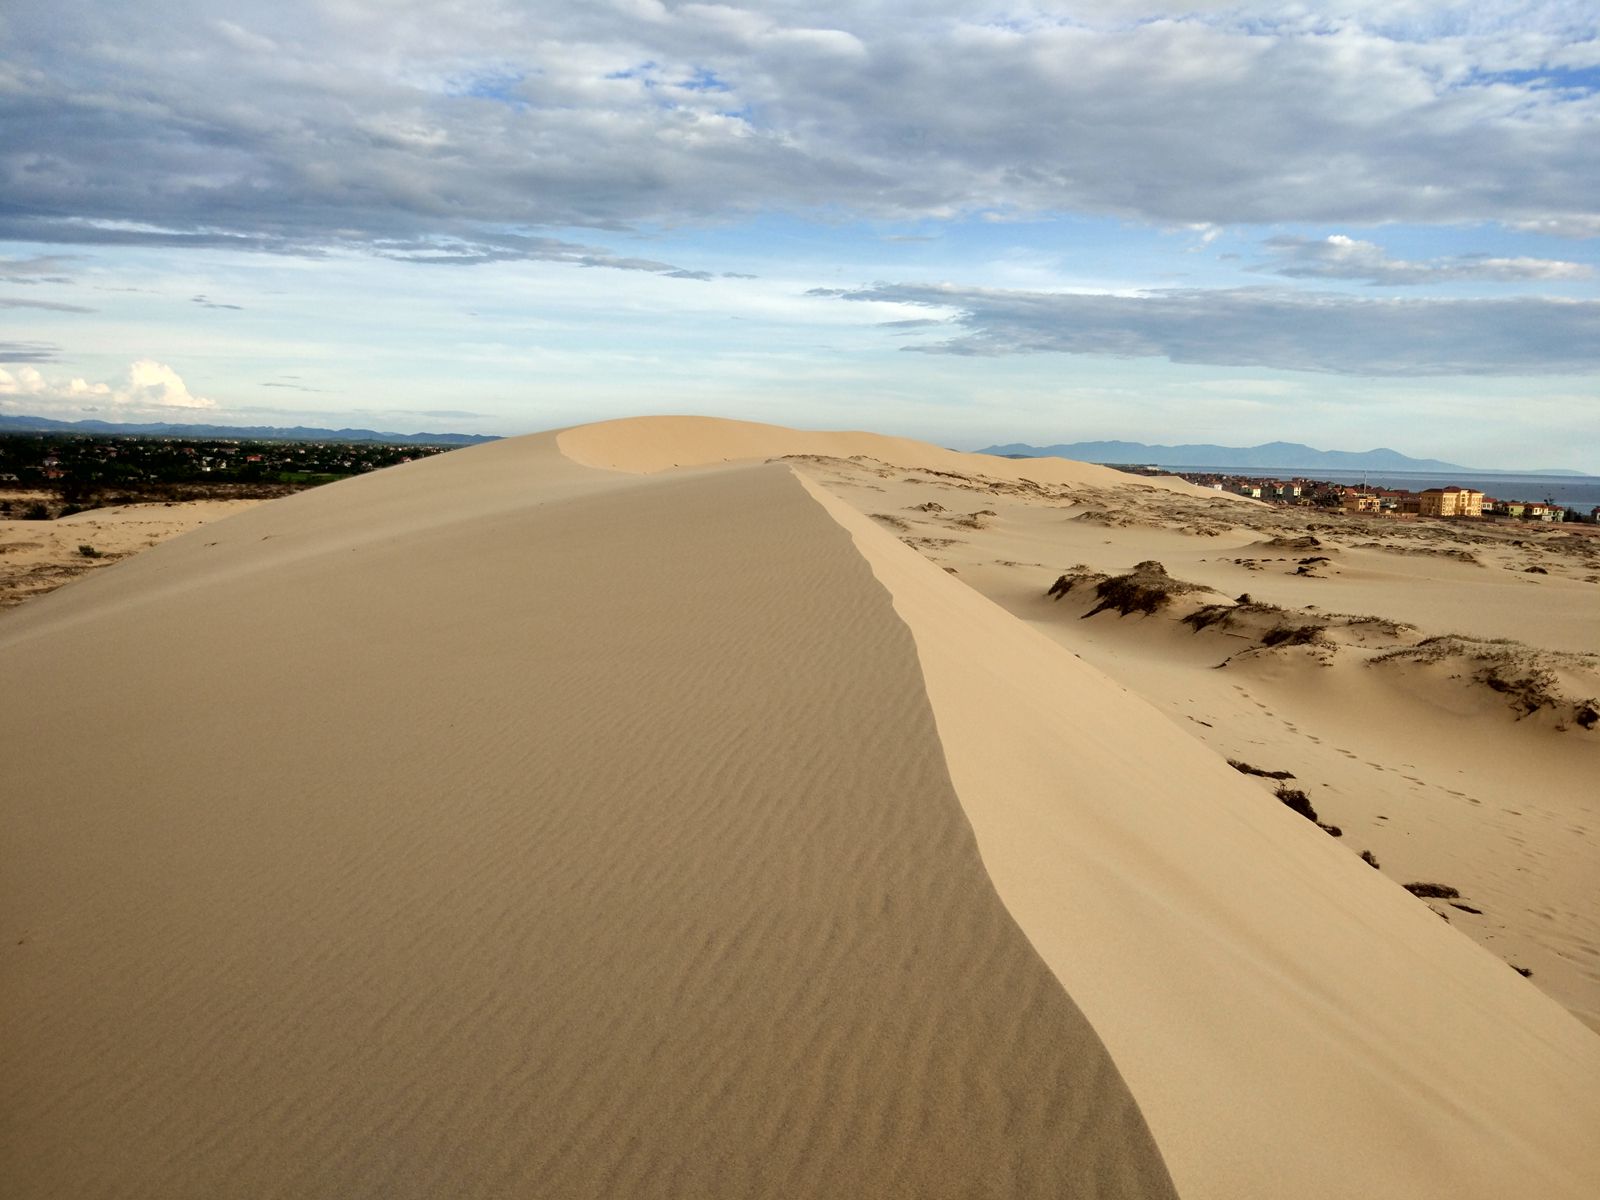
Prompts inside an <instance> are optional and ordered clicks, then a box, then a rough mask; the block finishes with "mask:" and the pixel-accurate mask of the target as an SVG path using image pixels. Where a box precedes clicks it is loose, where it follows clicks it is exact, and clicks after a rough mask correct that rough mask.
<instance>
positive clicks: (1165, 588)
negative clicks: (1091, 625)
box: [1083, 559, 1192, 617]
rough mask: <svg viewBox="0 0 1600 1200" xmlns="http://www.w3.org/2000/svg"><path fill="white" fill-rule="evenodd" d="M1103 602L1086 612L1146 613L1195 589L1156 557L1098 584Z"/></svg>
mask: <svg viewBox="0 0 1600 1200" xmlns="http://www.w3.org/2000/svg"><path fill="white" fill-rule="evenodd" d="M1094 590H1095V595H1097V596H1099V597H1100V603H1099V604H1097V605H1095V606H1094V607H1093V608H1091V609H1090V610H1089V611H1088V612H1086V613H1084V614H1083V615H1084V616H1085V617H1092V616H1094V615H1095V614H1096V613H1103V612H1105V611H1107V610H1108V609H1113V608H1114V609H1116V610H1117V613H1118V614H1119V615H1120V616H1124V617H1126V616H1128V615H1129V614H1131V613H1143V614H1145V615H1146V616H1149V615H1151V614H1153V613H1155V612H1157V611H1158V610H1160V609H1162V608H1165V607H1166V606H1167V605H1168V604H1169V603H1171V601H1172V597H1173V596H1175V595H1177V594H1179V593H1180V592H1183V591H1189V590H1192V585H1189V584H1181V583H1179V582H1178V581H1177V580H1176V579H1173V578H1172V576H1170V575H1168V574H1167V569H1166V567H1164V566H1162V565H1161V564H1160V563H1159V562H1156V561H1155V560H1154V559H1148V560H1146V561H1145V562H1142V563H1139V564H1137V565H1136V566H1135V567H1134V568H1133V570H1131V571H1129V572H1128V573H1127V574H1126V575H1114V576H1112V577H1111V578H1110V579H1104V580H1101V582H1100V583H1099V584H1097V585H1096V586H1095V589H1094Z"/></svg>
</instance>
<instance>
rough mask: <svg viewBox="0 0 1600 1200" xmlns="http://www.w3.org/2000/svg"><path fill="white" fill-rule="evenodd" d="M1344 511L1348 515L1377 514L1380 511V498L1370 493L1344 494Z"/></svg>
mask: <svg viewBox="0 0 1600 1200" xmlns="http://www.w3.org/2000/svg"><path fill="white" fill-rule="evenodd" d="M1344 511H1345V512H1347V513H1375V512H1377V511H1378V497H1376V496H1374V495H1371V494H1370V493H1368V492H1346V493H1345V494H1344Z"/></svg>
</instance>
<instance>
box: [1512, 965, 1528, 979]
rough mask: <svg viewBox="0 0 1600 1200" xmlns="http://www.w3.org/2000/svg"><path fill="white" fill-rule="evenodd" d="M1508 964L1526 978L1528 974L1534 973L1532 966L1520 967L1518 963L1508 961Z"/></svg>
mask: <svg viewBox="0 0 1600 1200" xmlns="http://www.w3.org/2000/svg"><path fill="white" fill-rule="evenodd" d="M1506 965H1507V966H1508V967H1510V968H1511V969H1512V970H1513V971H1515V972H1516V973H1517V974H1518V975H1521V976H1522V977H1523V978H1524V979H1526V978H1528V976H1530V975H1532V974H1533V968H1532V967H1519V966H1517V964H1516V963H1507V964H1506Z"/></svg>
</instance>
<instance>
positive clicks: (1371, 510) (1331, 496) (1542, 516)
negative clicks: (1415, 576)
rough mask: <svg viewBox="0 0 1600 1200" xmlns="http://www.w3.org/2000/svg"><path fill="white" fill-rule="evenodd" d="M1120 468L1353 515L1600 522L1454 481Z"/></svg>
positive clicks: (1599, 514) (1593, 512) (1595, 514)
mask: <svg viewBox="0 0 1600 1200" xmlns="http://www.w3.org/2000/svg"><path fill="white" fill-rule="evenodd" d="M1116 469H1117V470H1119V471H1125V472H1127V473H1129V474H1133V475H1173V476H1176V477H1177V478H1179V479H1187V480H1188V481H1189V482H1190V483H1193V484H1196V485H1198V486H1200V487H1204V488H1213V489H1215V490H1216V491H1219V492H1230V493H1232V494H1234V495H1236V496H1249V497H1251V498H1252V499H1255V500H1263V501H1267V502H1269V503H1276V504H1286V505H1296V506H1301V507H1307V508H1323V509H1335V510H1339V511H1342V512H1346V513H1351V514H1366V515H1370V516H1386V517H1396V518H1401V519H1405V518H1421V517H1435V518H1442V519H1456V518H1472V519H1477V520H1496V519H1499V520H1510V521H1540V522H1549V523H1554V522H1573V523H1578V524H1595V523H1597V522H1600V505H1597V506H1595V507H1594V508H1591V509H1590V510H1589V511H1588V512H1580V511H1579V510H1578V509H1575V508H1568V507H1565V506H1563V505H1560V504H1557V503H1555V502H1553V501H1549V500H1513V499H1502V498H1500V497H1497V496H1489V495H1486V494H1484V493H1483V492H1480V491H1478V490H1477V489H1475V488H1470V487H1460V486H1455V485H1452V486H1449V487H1436V488H1425V489H1424V490H1422V491H1420V492H1412V491H1407V490H1405V489H1404V488H1381V487H1367V486H1362V485H1358V484H1349V483H1335V482H1332V481H1330V480H1326V479H1309V478H1303V477H1300V476H1295V477H1294V478H1291V479H1278V478H1263V477H1261V476H1254V475H1233V474H1218V473H1215V472H1210V471H1169V470H1165V469H1164V468H1161V467H1157V466H1150V465H1140V464H1116Z"/></svg>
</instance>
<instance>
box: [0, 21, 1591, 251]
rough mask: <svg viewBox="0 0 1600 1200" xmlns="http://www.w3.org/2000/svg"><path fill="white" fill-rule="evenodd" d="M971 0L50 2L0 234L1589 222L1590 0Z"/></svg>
mask: <svg viewBox="0 0 1600 1200" xmlns="http://www.w3.org/2000/svg"><path fill="white" fill-rule="evenodd" d="M975 11H976V10H974V9H973V7H972V6H971V5H970V4H958V3H956V2H955V0H931V2H925V0H919V2H918V3H911V0H900V2H899V3H893V2H891V3H883V4H872V5H861V4H849V3H845V2H844V0H819V2H818V3H815V4H812V5H807V6H806V7H805V10H804V13H803V17H802V14H801V11H800V10H799V9H798V8H797V7H796V6H794V5H793V4H791V3H785V2H780V0H769V2H768V3H749V4H743V5H740V6H739V7H737V8H735V7H732V6H728V5H718V4H681V5H673V6H668V5H664V4H660V3H653V2H647V0H638V2H636V3H634V2H630V3H622V2H620V0H619V2H618V3H613V4H595V3H592V2H591V0H549V2H547V3H541V4H538V5H525V4H520V3H514V2H513V0H473V2H472V3H466V4H461V5H455V6H452V8H451V11H450V15H449V19H448V20H445V19H441V18H440V16H439V15H438V11H437V8H436V6H434V5H431V4H429V3H425V2H424V0H343V2H341V3H340V4H337V5H329V4H324V3H316V2H314V0H285V2H284V3H281V4H277V5H273V6H270V7H269V6H261V5H257V4H246V3H243V2H242V0H232V2H229V0H222V2H218V0H171V2H170V3H166V4H163V5H162V7H161V12H160V19H159V20H157V19H156V18H155V17H154V16H153V15H152V10H150V8H149V7H148V6H144V5H130V4H126V3H120V2H117V0H57V2H56V3H53V4H51V5H47V6H46V5H39V6H33V8H32V9H31V10H30V11H29V13H28V16H27V19H26V20H23V19H21V18H9V20H8V25H7V28H6V31H5V32H6V39H7V56H6V57H7V62H6V64H4V65H0V130H4V133H3V134H0V190H3V194H4V195H5V196H6V206H5V211H4V213H3V214H0V238H6V239H10V240H17V241H21V240H29V241H34V242H54V243H69V242H82V243H94V244H129V243H141V244H152V245H162V246H174V247H183V246H212V247H215V246H233V247H247V248H257V249H266V250H282V251H289V252H294V253H314V252H316V250H317V249H318V248H320V247H327V246H331V245H335V244H339V245H348V244H356V245H363V246H378V245H380V244H383V243H386V242H387V243H392V244H395V245H397V246H404V245H406V244H408V243H416V242H418V241H426V240H428V239H457V242H458V244H459V246H460V247H462V248H463V252H462V253H460V254H456V255H454V256H452V255H450V254H448V253H445V254H437V253H436V254H434V255H433V257H432V259H431V261H441V262H448V261H454V262H458V263H469V262H474V261H487V260H492V259H494V258H497V257H501V256H512V257H515V256H524V257H543V256H546V255H545V253H544V250H545V249H551V248H548V247H547V248H544V249H541V247H540V246H539V245H538V244H523V245H520V246H517V245H509V244H506V243H503V242H497V241H496V240H495V238H496V237H497V236H501V235H506V234H519V233H520V234H528V233H529V232H530V231H537V230H540V229H559V228H569V227H583V228H590V229H610V230H622V229H626V228H637V227H641V226H649V225H653V224H664V225H671V224H676V223H681V222H685V221H696V220H708V219H720V218H724V217H727V216H730V215H738V214H741V213H754V212H758V211H770V210H772V209H784V210H789V211H803V212H825V213H828V214H838V213H846V214H852V215H869V216H887V217H894V218H908V217H926V218H934V219H937V218H942V217H946V216H949V215H951V214H956V213H964V212H965V213H985V212H990V213H993V212H1011V211H1018V212H1034V211H1056V212H1060V211H1073V212H1092V213H1101V214H1111V215H1118V216H1125V217H1130V218H1135V219H1141V220H1147V221H1153V222H1159V223H1162V224H1167V225H1174V226H1195V227H1199V228H1202V229H1209V228H1211V227H1214V226H1217V225H1227V224H1236V223H1241V222H1252V223H1269V222H1279V221H1296V222H1318V223H1334V222H1339V223H1375V222H1382V221H1410V222H1435V221H1438V222H1459V221H1500V222H1504V223H1507V224H1515V225H1520V226H1526V227H1532V228H1543V229H1550V230H1556V231H1563V232H1571V231H1585V230H1593V229H1597V228H1600V156H1597V155H1595V154H1594V153H1593V145H1594V141H1595V130H1596V126H1597V123H1600V95H1597V92H1596V88H1595V86H1594V84H1593V82H1592V79H1593V76H1594V72H1593V67H1594V65H1595V62H1596V61H1600V51H1597V47H1600V23H1597V21H1596V19H1595V17H1594V16H1593V13H1592V11H1589V12H1585V11H1584V10H1583V9H1582V8H1581V6H1573V5H1570V4H1562V3H1558V2H1555V0H1551V2H1549V3H1541V2H1538V0H1535V2H1533V3H1521V4H1517V5H1509V6H1501V5H1490V6H1485V5H1481V4H1479V5H1472V4H1465V3H1456V4H1444V5H1440V4H1432V3H1428V4H1424V3H1420V2H1418V3H1399V4H1389V3H1385V4H1379V3H1376V2H1375V0H1374V2H1370V3H1369V2H1367V0H1342V2H1336V0H1323V2H1322V3H1320V4H1311V5H1294V6H1287V7H1286V6H1281V5H1259V4H1258V5H1251V4H1245V5H1243V6H1239V5H1230V6H1226V7H1224V6H1221V5H1210V4H1196V3H1189V4H1184V5H1173V6H1164V5H1150V4H1124V3H1118V2H1115V0H1106V2H1103V3H1079V4H1070V3H1060V4H1043V5H1040V4H1032V3H1029V4H1021V3H1018V4H1014V5H1009V6H1008V5H1005V4H1001V5H990V6H984V8H983V10H982V11H983V13H984V16H983V17H982V18H981V19H980V18H978V17H976V16H975V15H973V14H974V13H975ZM85 29H93V30H95V31H96V36H95V37H93V38H86V37H84V36H83V31H84V30H85ZM112 161H114V162H116V163H117V164H118V165H119V166H118V169H117V170H115V171H108V170H105V169H104V165H105V164H106V163H107V162H112ZM590 249H591V250H596V251H597V252H596V253H595V255H594V257H593V261H590V262H583V261H582V256H581V254H579V255H578V261H579V263H580V265H592V266H606V267H624V268H625V269H635V270H660V269H661V266H667V267H669V269H668V270H665V271H663V272H662V273H665V274H671V273H674V272H676V271H679V270H684V268H679V267H676V266H672V265H670V264H661V265H658V266H646V265H631V266H630V265H629V264H630V263H631V261H632V260H630V259H628V257H627V256H625V255H618V254H616V253H615V252H613V251H610V250H606V249H604V248H598V249H597V248H592V247H591V248H590ZM401 253H405V251H404V250H402V251H401ZM415 253H417V254H418V255H419V256H425V255H426V252H425V251H422V250H418V251H416V252H415ZM574 253H575V252H574ZM568 254H569V252H568V251H566V250H561V249H559V248H554V256H555V257H558V258H562V259H563V260H568V259H567V258H566V257H565V256H567V255H568ZM639 261H640V263H641V264H642V263H647V262H649V261H651V260H648V259H644V260H639ZM689 274H690V275H691V276H693V275H695V273H694V272H689Z"/></svg>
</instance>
